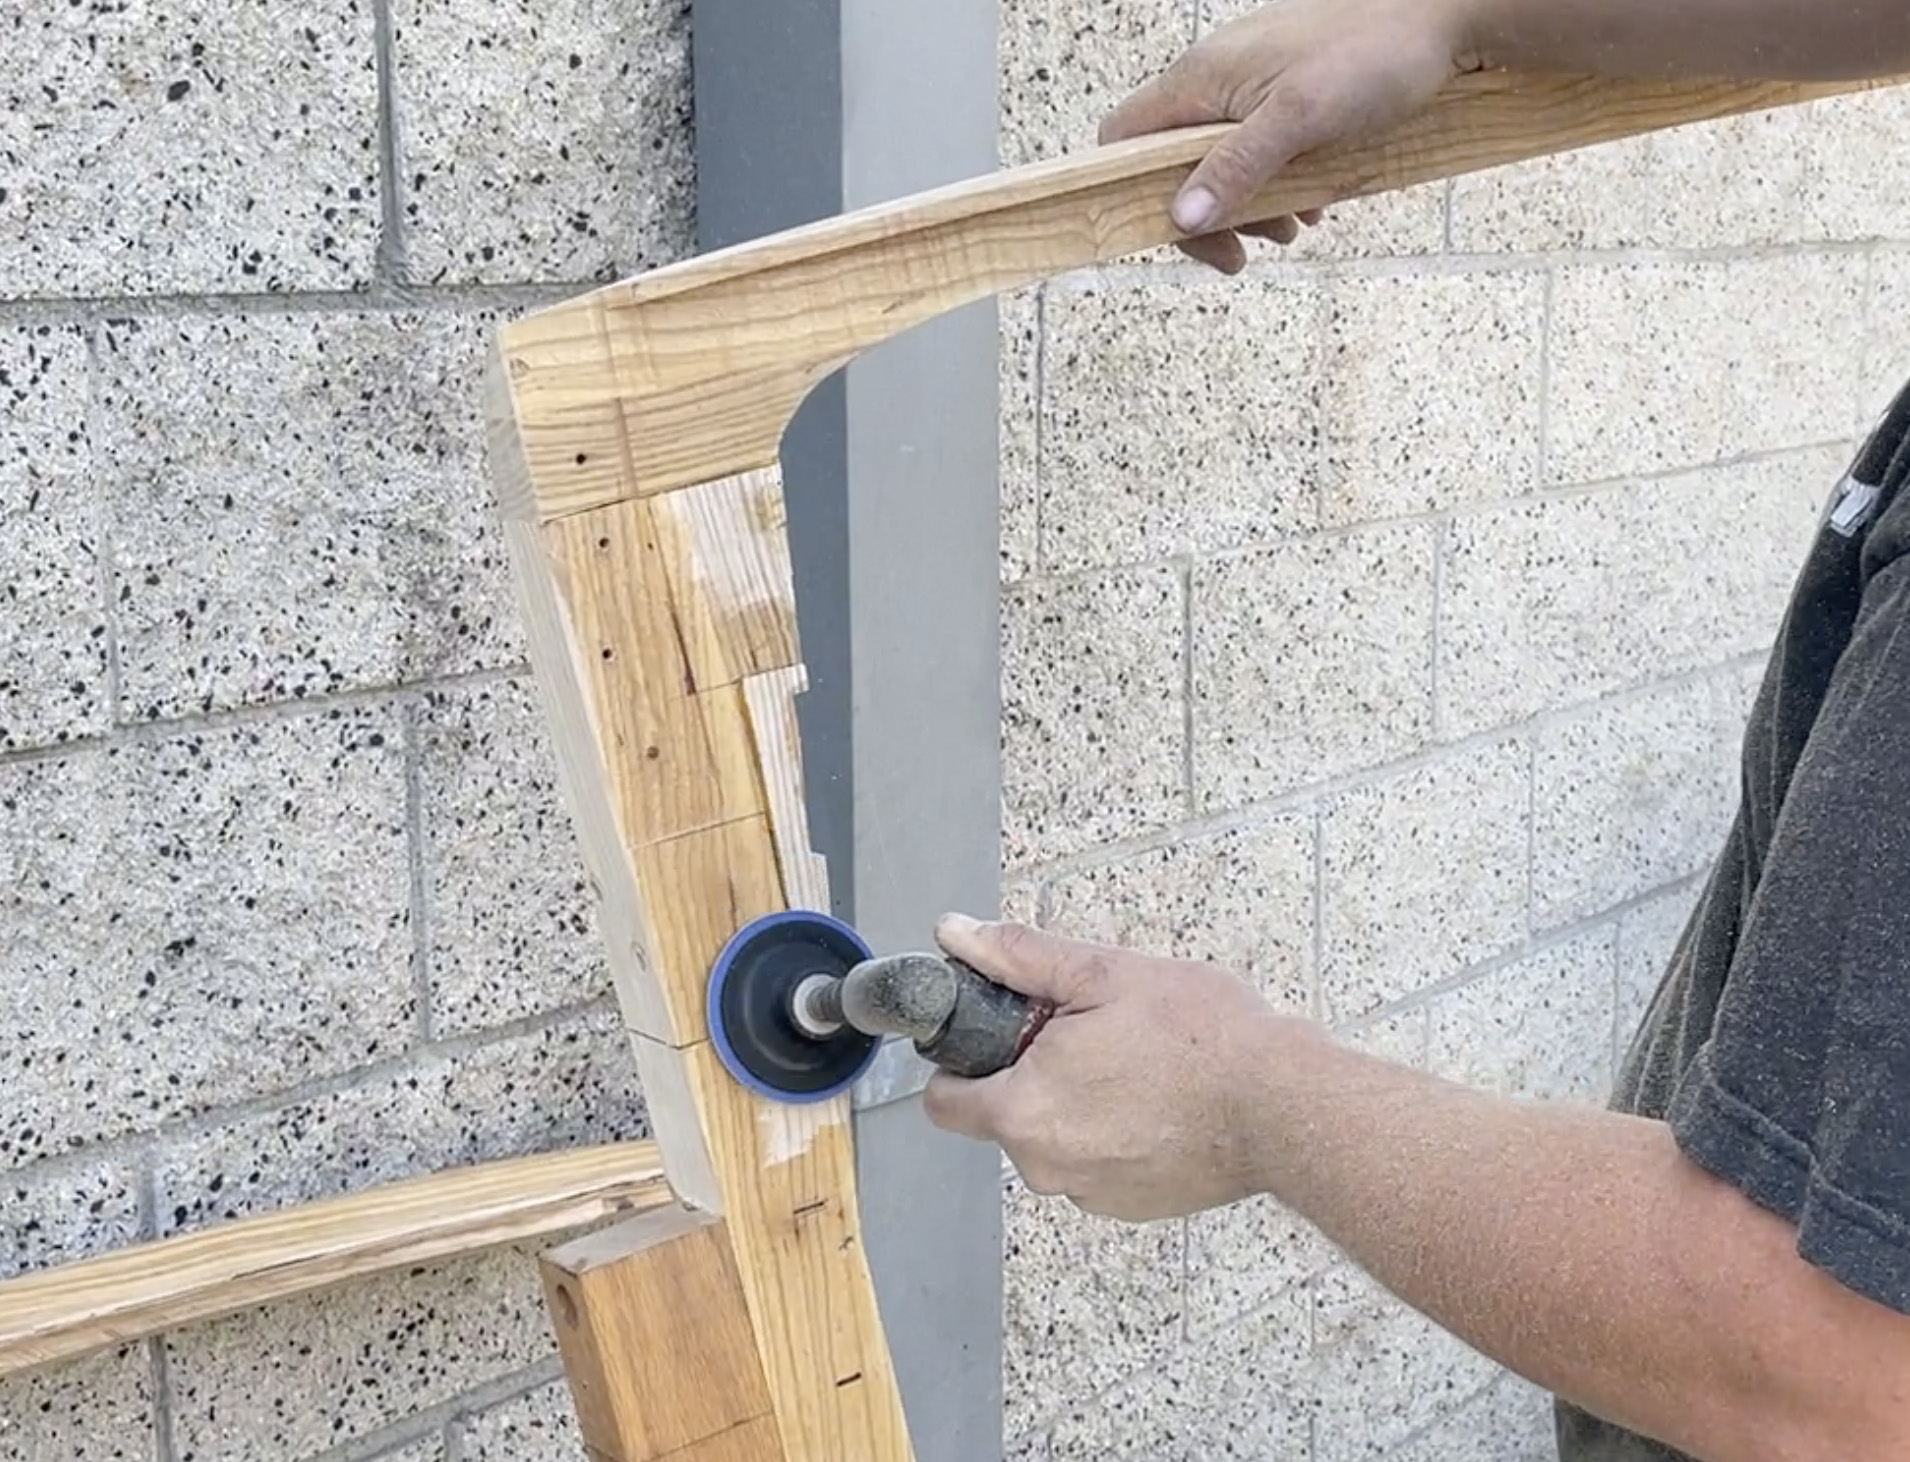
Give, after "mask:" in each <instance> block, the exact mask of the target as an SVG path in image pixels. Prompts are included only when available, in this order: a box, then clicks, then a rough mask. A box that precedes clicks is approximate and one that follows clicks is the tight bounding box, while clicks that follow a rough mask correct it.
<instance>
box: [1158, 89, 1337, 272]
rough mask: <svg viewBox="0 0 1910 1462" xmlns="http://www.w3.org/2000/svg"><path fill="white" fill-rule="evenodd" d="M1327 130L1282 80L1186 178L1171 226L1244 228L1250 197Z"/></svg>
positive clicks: (1200, 230) (1208, 230) (1191, 231)
mask: <svg viewBox="0 0 1910 1462" xmlns="http://www.w3.org/2000/svg"><path fill="white" fill-rule="evenodd" d="M1330 130H1331V129H1330V127H1328V126H1327V125H1326V119H1325V118H1324V117H1323V116H1322V115H1321V113H1320V111H1319V109H1317V108H1316V107H1315V106H1314V105H1313V104H1312V103H1310V102H1309V101H1307V100H1306V99H1305V98H1304V96H1303V94H1302V93H1301V92H1299V91H1298V90H1297V89H1296V88H1295V87H1294V86H1293V85H1292V84H1291V83H1290V82H1288V81H1286V79H1285V78H1283V79H1282V81H1281V82H1280V83H1276V84H1275V86H1274V87H1273V89H1272V90H1271V91H1269V92H1268V93H1267V95H1266V98H1265V99H1264V100H1263V101H1262V102H1261V103H1260V105H1259V106H1257V107H1255V108H1254V109H1253V110H1252V111H1251V112H1249V113H1248V114H1247V116H1246V119H1245V120H1244V121H1242V122H1241V123H1240V125H1239V126H1237V127H1235V128H1234V129H1233V130H1232V131H1230V132H1229V133H1227V135H1226V136H1224V137H1222V138H1221V139H1220V141H1218V142H1216V143H1215V144H1214V145H1213V146H1212V147H1211V148H1209V149H1208V152H1207V155H1206V156H1205V157H1204V158H1202V159H1201V160H1200V162H1199V164H1198V165H1197V166H1196V167H1195V168H1194V170H1193V172H1192V173H1190V174H1189V175H1188V177H1187V181H1186V182H1185V183H1183V184H1182V185H1181V190H1180V193H1179V195H1178V196H1177V197H1176V198H1175V199H1174V208H1173V215H1174V224H1175V226H1176V227H1177V228H1179V229H1180V230H1181V231H1182V232H1183V233H1188V234H1205V233H1212V232H1215V231H1216V230H1219V229H1222V228H1226V227H1229V226H1230V225H1233V224H1238V223H1245V222H1250V221H1251V220H1249V219H1247V218H1246V217H1245V214H1246V212H1247V204H1248V203H1249V202H1250V201H1251V200H1252V198H1253V196H1254V194H1256V193H1258V192H1259V191H1260V190H1261V189H1262V188H1264V187H1265V186H1266V185H1267V184H1268V183H1269V182H1271V181H1272V180H1273V177H1274V175H1275V174H1276V173H1278V172H1279V171H1280V169H1281V168H1283V167H1285V166H1286V165H1287V164H1288V163H1289V162H1291V161H1293V159H1294V158H1296V157H1298V156H1299V155H1300V154H1301V153H1302V152H1305V151H1307V150H1308V149H1309V148H1311V147H1312V146H1314V145H1315V143H1316V142H1317V141H1319V140H1322V139H1323V137H1324V136H1326V135H1330ZM1255 211H1256V212H1258V213H1266V212H1267V211H1268V210H1266V209H1265V208H1260V209H1257V210H1255ZM1275 211H1278V210H1275Z"/></svg>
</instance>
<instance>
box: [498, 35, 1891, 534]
mask: <svg viewBox="0 0 1910 1462" xmlns="http://www.w3.org/2000/svg"><path fill="white" fill-rule="evenodd" d="M1894 84H1897V83H1896V82H1894V81H1892V82H1855V81H1850V82H1845V81H1837V82H1824V83H1811V84H1796V83H1778V82H1712V83H1672V82H1648V81H1635V82H1624V83H1615V82H1609V81H1597V80H1589V79H1583V78H1574V77H1566V78H1558V77H1539V78H1535V77H1524V76H1516V75H1510V74H1506V73H1500V72H1494V73H1487V74H1482V75H1476V76H1469V77H1466V78H1463V79H1462V80H1460V81H1459V82H1457V83H1455V84H1454V85H1453V86H1452V87H1451V88H1450V89H1449V91H1448V92H1447V93H1446V94H1445V95H1443V96H1442V97H1441V98H1440V99H1439V100H1438V101H1436V102H1435V103H1434V105H1433V106H1431V107H1430V108H1429V109H1428V110H1427V111H1425V112H1424V113H1422V114H1421V115H1419V116H1417V117H1416V118H1414V119H1413V120H1412V121H1411V122H1409V123H1407V124H1405V125H1403V126H1401V127H1399V128H1398V129H1396V130H1394V131H1392V132H1390V133H1388V134H1386V135H1384V136H1382V137H1380V138H1378V139H1376V140H1373V141H1368V142H1363V143H1360V144H1357V145H1354V146H1350V147H1343V148H1333V149H1326V150H1322V151H1320V152H1318V153H1315V154H1312V155H1310V156H1308V157H1304V158H1301V159H1299V160H1297V161H1296V162H1295V163H1294V164H1293V165H1292V166H1290V167H1289V168H1288V169H1287V170H1286V171H1285V173H1284V175H1283V176H1282V177H1281V178H1280V179H1279V180H1277V181H1276V182H1275V183H1274V184H1273V185H1272V186H1271V187H1269V188H1268V189H1267V190H1265V192H1264V193H1263V194H1262V195H1261V196H1260V198H1259V199H1258V200H1257V204H1256V208H1255V212H1256V213H1257V214H1260V215H1263V216H1270V215H1274V214H1279V213H1286V212H1291V211H1293V210H1295V209H1300V208H1310V207H1316V206H1320V205H1324V204H1329V203H1334V202H1338V201H1341V200H1345V199H1349V198H1356V197H1364V196H1368V195H1371V194H1376V193H1384V192H1389V191H1392V190H1395V189H1399V188H1403V187H1407V186H1411V185H1415V184H1419V183H1427V182H1433V181H1437V180H1439V179H1443V178H1450V177H1454V176H1457V175H1459V174H1462V173H1469V172H1476V171H1479V170H1481V169H1485V168H1491V167H1497V166H1500V165H1503V164H1505V163H1510V162H1516V161H1520V160H1523V159H1527V158H1533V157H1539V156H1543V155H1545V154H1548V153H1556V152H1564V151H1569V150H1571V149H1575V148H1581V147H1587V146H1591V145H1594V144H1597V143H1601V142H1607V141H1611V140H1614V139H1617V138H1621V137H1627V136H1632V135H1635V134H1638V133H1641V132H1650V131H1657V130H1662V129H1664V128H1667V127H1674V126H1680V125H1686V124H1690V123H1694V122H1700V121H1706V120H1711V119H1715V118H1719V117H1724V116H1728V115H1732V114H1734V113H1740V112H1746V111H1755V110H1762V109H1767V108H1772V107H1779V106H1785V105H1791V104H1795V103H1798V102H1803V101H1808V100H1812V99H1815V98H1819V97H1827V96H1833V95H1837V94H1839V93H1844V92H1851V91H1858V90H1863V89H1867V88H1869V87H1874V86H1880V85H1894ZM1225 131H1226V126H1225V125H1224V124H1223V125H1221V126H1214V127H1202V128H1190V129H1187V130H1185V131H1180V132H1174V133H1168V134H1163V135H1159V136H1155V137H1148V138H1142V139H1136V140H1134V141H1130V142H1124V143H1120V144H1116V145H1114V146H1111V147H1105V148H1092V149H1088V150H1086V151H1083V152H1080V153H1076V154H1074V155H1071V156H1067V157H1062V158H1058V159H1055V160H1052V161H1047V162H1041V163H1036V164H1033V165H1030V166H1027V167H1022V168H1018V169H1013V170H1008V171H1003V172H1000V173H997V174H993V175H990V176H987V177H983V178H978V179H975V180H972V181H968V182H963V183H959V184H956V185H953V186H951V187H948V188H943V189H939V190H936V191H933V192H929V193H923V194H917V195H915V196H912V197H908V198H904V199H901V200H899V201H896V202H893V203H887V204H883V205H881V206H879V207H874V208H868V209H864V210H861V211H859V212H855V213H849V214H845V215H843V216H841V217H837V218H831V219H827V220H824V221H822V222H819V223H816V224H812V225H809V226H807V227H804V228H799V229H794V230H790V231H788V232H786V233H781V234H777V235H775V236H773V237H771V238H767V239H762V240H757V241H754V242H750V243H745V244H739V245H737V246H735V247H732V248H728V249H724V250H721V251H719V252H714V253H710V254H706V255H702V256H700V257H697V258H693V259H688V260H685V261H683V262H681V263H678V264H673V265H670V266H667V267H665V268H661V269H658V270H655V271H653V272H651V273H649V274H646V275H643V276H641V277H640V278H637V279H634V280H629V281H624V282H620V283H616V284H612V285H607V286H604V287H602V288H600V289H597V290H594V291H591V292H589V293H587V294H584V295H580V296H579V297H578V298H576V299H574V300H571V301H569V302H567V303H565V304H563V305H561V306H558V307H557V308H555V309H550V310H545V311H543V312H541V313H539V314H536V315H533V316H530V317H529V318H526V319H523V320H519V321H517V322H515V323H513V324H512V325H510V326H509V327H508V328H507V329H506V330H505V332H504V340H505V343H506V351H507V355H508V357H509V362H510V373H511V384H512V390H513V394H514V397H515V404H516V411H517V413H518V423H519V429H520V431H521V434H522V440H523V446H524V450H525V452H526V454H527V457H528V460H529V468H530V472H529V476H528V478H527V479H525V482H524V484H523V485H524V486H525V487H526V488H528V489H529V490H530V491H531V492H532V493H533V494H534V496H535V499H536V515H537V516H540V517H543V518H547V519H548V518H553V517H558V516H561V515H563V514H566V513H572V512H577V511H579V510H581V509H584V508H588V507H591V506H594V505H597V504H602V503H607V502H616V501H621V500H624V499H628V498H630V497H635V496H646V495H650V494H655V493H667V492H669V491H671V490H672V489H675V488H679V487H685V486H689V485H692V484H697V483H704V482H709V481H712V480H715V479H720V478H732V477H736V476H738V475H739V474H747V473H749V472H750V471H752V470H755V469H766V468H768V467H770V466H771V465H773V464H774V463H775V461H776V459H777V451H778V448H779V446H780V444H781V440H782V434H783V429H784V427H785V426H786V425H787V423H788V421H789V419H790V417H791V415H792V414H793V413H794V412H795V409H796V407H797V406H798V404H799V403H800V402H801V401H802V399H803V397H804V396H805V395H807V394H808V392H809V390H810V389H811V388H812V387H813V386H814V385H815V384H816V383H817V382H818V381H820V380H822V379H823V378H824V377H825V376H827V375H829V374H830V373H832V372H833V371H834V370H836V369H837V368H839V367H840V366H842V365H843V364H845V363H846V362H847V361H849V360H850V359H852V358H853V357H854V356H855V355H857V354H858V353H859V352H861V351H863V350H866V349H867V348H869V347H870V346H872V345H875V344H877V343H879V342H880V341H882V340H885V339H887V338H889V337H890V336H892V335H896V334H898V333H900V332H901V331H903V330H906V329H909V328H910V327H912V326H914V325H918V324H921V323H922V322H924V321H926V320H929V319H932V318H934V317H935V316H936V315H939V314H941V313H943V312H945V311H947V310H950V309H953V308H955V307H956V306H958V305H962V304H965V303H968V302H969V301H971V300H975V299H980V298H983V297H985V296H987V295H990V294H995V293H999V292H1001V291H1003V290H1006V289H1012V288H1016V287H1019V286H1021V285H1024V284H1027V283H1030V282H1033V281H1035V280H1039V279H1042V278H1045V277H1048V276H1051V275H1055V274H1059V273H1062V272H1064V271H1066V270H1071V269H1077V268H1080V267H1082V266H1085V265H1089V264H1093V263H1097V262H1101V261H1105V260H1110V259H1116V258H1120V257H1122V256H1124V255H1128V254H1133V253H1137V252H1139V251H1141V250H1144V249H1148V248H1152V247H1155V246H1158V245H1160V244H1164V243H1167V242H1170V241H1171V240H1172V239H1173V238H1174V237H1175V233H1174V229H1173V226H1172V223H1171V221H1170V219H1169V217H1168V211H1167V209H1168V203H1169V202H1170V200H1171V199H1172V197H1173V195H1174V193H1175V191H1176V190H1177V188H1178V186H1179V184H1180V183H1181V181H1182V180H1183V179H1184V178H1185V177H1186V175H1187V173H1188V172H1189V170H1190V169H1191V168H1192V166H1193V164H1194V163H1195V162H1196V161H1197V160H1198V159H1199V158H1200V156H1201V155H1202V154H1203V153H1204V152H1205V151H1206V149H1207V148H1208V147H1209V146H1211V144H1212V143H1213V141H1214V140H1215V139H1216V138H1217V137H1219V136H1220V135H1222V133H1223V132H1225Z"/></svg>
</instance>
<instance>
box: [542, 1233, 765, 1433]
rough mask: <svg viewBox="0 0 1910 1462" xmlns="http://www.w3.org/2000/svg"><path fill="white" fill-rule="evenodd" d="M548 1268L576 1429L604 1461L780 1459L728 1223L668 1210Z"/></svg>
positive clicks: (561, 1252) (553, 1258)
mask: <svg viewBox="0 0 1910 1462" xmlns="http://www.w3.org/2000/svg"><path fill="white" fill-rule="evenodd" d="M541 1270H542V1274H543V1280H544V1292H545V1295H546V1298H547V1301H548V1305H549V1310H550V1314H551V1317H552V1322H553V1328H554V1329H555V1330H556V1333H557V1347H558V1350H559V1352H560V1353H561V1354H562V1356H563V1360H564V1371H565V1374H566V1375H567V1376H568V1377H569V1381H570V1392H571V1397H572V1402H573V1405H574V1407H575V1409H576V1413H577V1422H578V1428H579V1430H580V1431H581V1432H582V1434H583V1439H584V1445H585V1446H586V1447H587V1448H588V1449H589V1452H590V1455H591V1456H592V1457H594V1458H598V1459H600V1462H664V1459H676V1462H681V1459H684V1458H688V1457H698V1456H709V1455H715V1454H716V1453H715V1449H716V1448H717V1447H718V1446H719V1445H722V1446H729V1447H730V1448H731V1449H732V1451H734V1448H735V1443H736V1439H735V1438H734V1437H732V1436H730V1435H729V1434H730V1433H733V1432H735V1431H737V1430H738V1429H739V1428H744V1429H749V1430H750V1431H753V1432H754V1433H756V1435H757V1437H758V1441H757V1444H756V1450H754V1451H751V1452H748V1453H736V1455H739V1456H747V1457H749V1458H750V1462H778V1459H780V1458H781V1457H782V1455H783V1453H782V1441H781V1437H780V1435H779V1433H778V1431H777V1428H776V1418H775V1413H774V1412H773V1411H772V1410H771V1408H770V1402H769V1388H768V1387H767V1386H766V1385H765V1384H764V1382H763V1368H762V1363H761V1361H760V1360H759V1359H758V1357H757V1354H756V1335H755V1330H754V1328H753V1327H752V1325H751V1324H750V1317H749V1304H748V1302H747V1300H746V1299H745V1298H744V1295H743V1287H742V1281H741V1279H740V1278H739V1277H738V1275H737V1272H736V1261H735V1258H734V1256H733V1255H732V1253H731V1251H730V1243H729V1236H728V1234H727V1232H726V1231H725V1229H724V1226H723V1222H722V1220H721V1219H718V1218H715V1217H713V1216H712V1215H709V1214H705V1213H699V1212H696V1211H694V1210H692V1209H688V1208H683V1207H680V1206H679V1207H673V1208H667V1209H662V1210H659V1211H658V1212H656V1213H651V1214H646V1215H645V1216H643V1217H642V1218H636V1219H632V1220H631V1221H630V1222H628V1223H622V1224H618V1225H617V1226H616V1227H615V1228H609V1229H603V1230H600V1231H599V1232H597V1233H594V1234H589V1235H586V1236H585V1237H583V1238H579V1239H576V1240H573V1241H572V1242H571V1243H568V1244H566V1245H564V1246H562V1247H561V1248H557V1249H553V1250H551V1251H550V1252H549V1253H547V1254H546V1255H544V1257H543V1261H542V1265H541Z"/></svg>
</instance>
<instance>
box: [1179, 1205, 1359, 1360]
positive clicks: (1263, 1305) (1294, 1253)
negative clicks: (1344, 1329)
mask: <svg viewBox="0 0 1910 1462" xmlns="http://www.w3.org/2000/svg"><path fill="white" fill-rule="evenodd" d="M1333 1258H1334V1250H1333V1248H1332V1246H1331V1245H1330V1244H1328V1243H1327V1241H1326V1240H1325V1239H1324V1238H1323V1237H1322V1236H1321V1234H1320V1231H1319V1230H1318V1229H1316V1228H1315V1227H1313V1225H1312V1224H1310V1223H1308V1222H1307V1221H1306V1220H1305V1219H1303V1218H1301V1217H1299V1216H1298V1215H1297V1214H1295V1213H1293V1212H1292V1211H1291V1210H1289V1209H1286V1208H1283V1207H1282V1206H1281V1205H1280V1204H1278V1203H1276V1202H1274V1201H1273V1200H1272V1199H1271V1198H1269V1197H1267V1196H1265V1195H1264V1194H1262V1195H1260V1196H1257V1197H1253V1198H1249V1199H1246V1200H1245V1201H1243V1202H1240V1203H1232V1204H1229V1205H1227V1206H1226V1207H1224V1208H1211V1209H1208V1210H1206V1211H1205V1212H1202V1213H1196V1214H1194V1215H1193V1216H1192V1217H1190V1218H1189V1219H1188V1220H1187V1329H1188V1333H1189V1335H1190V1336H1191V1338H1192V1340H1193V1343H1194V1344H1196V1345H1199V1344H1205V1343H1208V1342H1209V1341H1210V1340H1211V1339H1212V1338H1213V1337H1214V1335H1215V1334H1216V1332H1218V1331H1220V1330H1222V1329H1225V1328H1229V1327H1234V1328H1239V1327H1242V1326H1250V1325H1252V1324H1255V1323H1256V1322H1253V1321H1250V1320H1248V1319H1247V1318H1246V1317H1248V1316H1252V1315H1259V1314H1263V1313H1264V1312H1266V1311H1267V1310H1268V1309H1269V1308H1270V1307H1272V1306H1274V1305H1275V1304H1277V1303H1278V1302H1279V1301H1280V1300H1281V1298H1282V1296H1284V1295H1286V1294H1287V1293H1288V1292H1289V1291H1290V1290H1292V1289H1293V1288H1294V1287H1295V1286H1296V1285H1300V1284H1303V1283H1305V1281H1306V1280H1307V1279H1309V1278H1310V1277H1312V1276H1313V1275H1315V1274H1318V1273H1319V1272H1321V1271H1322V1270H1324V1269H1325V1268H1326V1267H1327V1266H1328V1265H1330V1264H1331V1263H1332V1262H1333Z"/></svg>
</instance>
